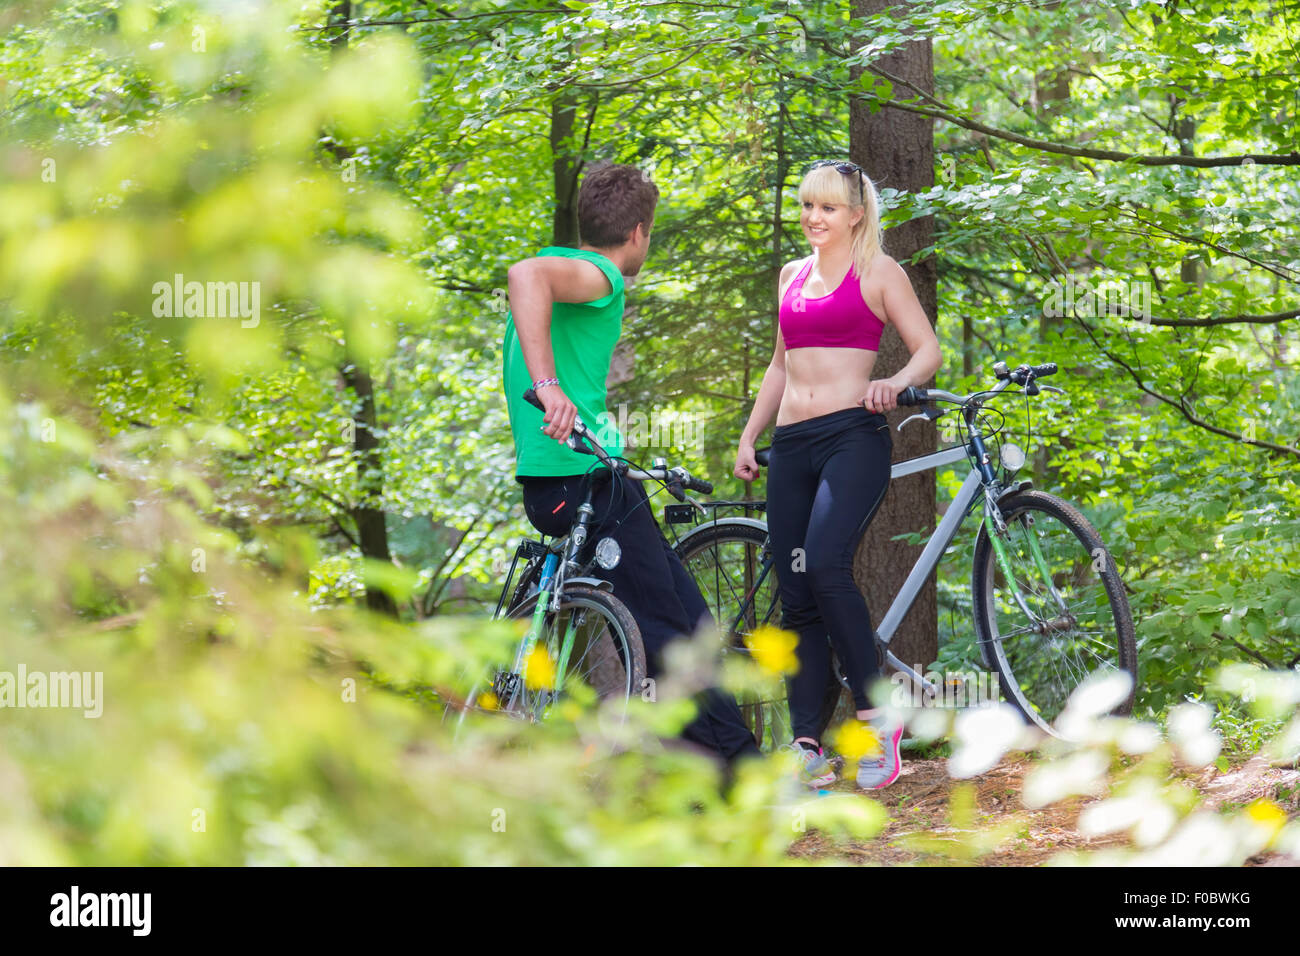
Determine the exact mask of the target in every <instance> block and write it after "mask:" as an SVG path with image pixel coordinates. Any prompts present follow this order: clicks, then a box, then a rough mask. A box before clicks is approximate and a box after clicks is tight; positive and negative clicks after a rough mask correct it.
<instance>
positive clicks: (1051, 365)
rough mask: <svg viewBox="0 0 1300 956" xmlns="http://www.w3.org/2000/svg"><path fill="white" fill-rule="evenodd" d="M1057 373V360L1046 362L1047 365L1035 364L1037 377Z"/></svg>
mask: <svg viewBox="0 0 1300 956" xmlns="http://www.w3.org/2000/svg"><path fill="white" fill-rule="evenodd" d="M1055 374H1056V363H1055V362H1048V363H1047V364H1045V365H1035V366H1034V377H1035V378H1043V377H1044V376H1047V375H1055Z"/></svg>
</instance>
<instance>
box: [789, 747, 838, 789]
mask: <svg viewBox="0 0 1300 956" xmlns="http://www.w3.org/2000/svg"><path fill="white" fill-rule="evenodd" d="M781 749H782V750H785V751H787V752H789V754H790V757H791V759H792V760H793V761H794V763H795V766H796V767H798V768H799V769H798V774H797V776H798V779H799V782H800V783H801V784H803V785H804V786H805V787H824V786H825V785H826V784H828V783H834V782H835V768H834V767H832V766H831V764H830V761H829V760H827V759H826V757H825V756H824V755H823V754H822V752H821V749H820V748H819V749H817V750H808V749H807V748H806V747H804V746H803V745H802V744H786V745H785V746H784V747H782V748H781Z"/></svg>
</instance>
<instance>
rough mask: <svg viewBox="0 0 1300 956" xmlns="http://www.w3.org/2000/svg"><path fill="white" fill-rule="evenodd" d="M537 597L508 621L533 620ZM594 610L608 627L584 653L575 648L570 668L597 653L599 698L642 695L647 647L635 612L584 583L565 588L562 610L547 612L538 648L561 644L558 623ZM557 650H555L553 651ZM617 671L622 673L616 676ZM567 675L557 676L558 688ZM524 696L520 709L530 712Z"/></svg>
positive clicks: (515, 610)
mask: <svg viewBox="0 0 1300 956" xmlns="http://www.w3.org/2000/svg"><path fill="white" fill-rule="evenodd" d="M538 597H540V595H539V594H531V595H528V596H527V597H525V598H524V599H523V600H522V601H521V602H519V603H518V604H516V605H515V607H514V608H512V609H511V611H510V612H509V613H507V614H506V618H507V619H509V620H527V619H528V618H530V617H532V615H533V610H534V608H536V606H537V599H538ZM593 611H594V612H595V613H597V614H598V615H600V616H601V617H603V618H604V620H605V628H604V629H602V630H600V631H599V632H597V633H594V634H593V636H592V638H591V646H590V647H589V648H587V649H586V650H584V651H583V652H582V653H579V651H580V649H579V648H577V647H575V649H574V651H575V654H574V656H573V657H571V658H570V661H569V663H570V665H573V666H577V665H579V664H581V663H582V661H583V660H584V659H586V657H587V654H588V653H594V654H595V655H596V656H595V658H594V661H595V663H594V664H593V672H594V671H599V673H598V674H596V675H595V682H594V684H593V689H594V690H595V691H596V694H597V696H598V697H600V698H602V699H605V698H608V697H613V696H620V695H621V696H623V697H630V696H631V695H632V694H636V693H640V692H641V691H642V689H643V688H644V687H645V680H646V659H645V645H644V644H643V643H642V640H641V629H640V628H639V627H638V626H637V623H636V620H635V619H634V618H633V617H632V612H631V611H629V610H628V609H627V605H625V604H624V603H623V602H622V601H620V600H618V598H616V597H615V596H614V595H612V594H609V593H608V592H606V591H603V590H600V589H599V588H594V587H590V586H588V585H585V584H570V585H566V586H565V588H564V596H563V598H562V600H561V601H560V606H559V609H558V610H554V611H547V613H546V618H545V620H546V627H545V630H544V631H543V633H542V635H540V636H539V638H538V641H537V645H538V646H539V647H542V646H550V645H552V644H555V645H558V643H559V641H558V638H557V637H556V623H557V622H563V621H566V620H572V616H573V615H574V614H576V613H579V612H587V613H590V612H593ZM606 637H608V638H609V646H608V647H602V646H601V641H602V640H603V639H604V638H606ZM554 650H555V648H553V649H552V651H554ZM611 654H612V656H611ZM552 659H554V653H552ZM615 661H617V663H615ZM616 671H618V672H619V673H615V672H616ZM568 676H569V675H568V674H565V675H560V674H557V675H556V684H557V686H561V687H562V686H564V683H565V681H566V679H567V678H568ZM588 683H592V682H590V681H589V682H588ZM523 693H524V695H525V696H524V698H523V704H522V705H521V707H520V708H519V710H520V711H527V710H529V709H531V708H530V705H529V703H528V701H529V698H528V697H527V693H528V692H527V691H524V692H523ZM534 700H535V698H534Z"/></svg>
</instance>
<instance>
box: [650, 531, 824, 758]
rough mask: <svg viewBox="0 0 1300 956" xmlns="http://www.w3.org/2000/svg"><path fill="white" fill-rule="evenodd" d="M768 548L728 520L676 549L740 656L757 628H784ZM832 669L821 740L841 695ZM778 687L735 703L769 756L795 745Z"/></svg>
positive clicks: (757, 534)
mask: <svg viewBox="0 0 1300 956" xmlns="http://www.w3.org/2000/svg"><path fill="white" fill-rule="evenodd" d="M766 548H767V532H766V530H764V529H763V528H759V527H755V526H754V525H750V524H740V523H729V522H727V521H725V520H724V521H722V522H720V523H718V524H715V525H713V526H711V527H707V528H705V529H703V530H700V531H695V532H692V533H690V534H688V535H687V536H686V537H684V538H682V540H681V541H680V542H678V544H677V548H676V550H677V556H678V557H679V558H680V559H681V562H682V565H683V566H684V567H685V568H686V571H687V573H688V574H690V575H691V577H692V578H693V579H694V580H695V583H696V585H697V586H698V587H699V589H700V593H701V595H703V597H704V601H705V603H706V604H707V605H708V607H709V613H710V614H712V615H713V620H714V621H715V622H716V623H717V625H718V627H719V628H720V629H721V631H722V633H723V635H724V640H725V641H726V646H727V649H728V650H730V651H733V652H736V653H742V654H746V655H748V654H749V653H750V651H749V647H748V645H747V644H746V643H745V639H746V638H747V637H748V636H749V635H750V634H752V633H753V632H754V631H755V630H756V629H757V628H759V627H760V626H762V625H764V624H768V625H771V626H773V627H779V626H780V623H781V597H780V592H779V590H778V584H777V578H776V573H775V570H774V569H773V568H772V566H771V564H770V562H768V561H765V558H766V557H767V554H766ZM831 668H832V669H831V672H830V673H829V674H828V675H827V689H826V698H825V700H824V701H823V704H822V713H821V729H820V731H819V736H820V734H821V733H824V732H825V730H826V727H827V726H828V725H829V724H830V721H831V716H832V715H833V714H834V713H835V705H836V704H837V703H838V702H839V699H840V691H841V689H842V688H841V682H840V680H839V676H838V674H836V672H835V670H834V662H833V661H832V665H831ZM778 686H779V687H780V691H779V692H778V693H770V694H759V693H749V694H740V695H738V697H737V703H738V704H739V705H740V712H741V715H742V716H743V717H744V719H745V724H746V726H747V727H748V728H749V731H750V733H752V734H753V735H754V741H755V742H756V743H757V744H758V746H759V748H760V749H761V750H763V751H765V752H770V751H772V750H774V749H776V748H777V747H780V746H781V745H783V744H787V743H789V742H790V740H791V729H790V708H789V704H788V701H787V698H786V694H785V684H784V682H781V684H780V685H778Z"/></svg>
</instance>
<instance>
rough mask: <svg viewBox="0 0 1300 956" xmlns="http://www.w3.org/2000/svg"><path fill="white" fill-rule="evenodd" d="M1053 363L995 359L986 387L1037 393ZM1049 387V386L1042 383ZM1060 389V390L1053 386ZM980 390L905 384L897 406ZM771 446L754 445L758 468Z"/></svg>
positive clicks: (959, 401)
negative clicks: (993, 381)
mask: <svg viewBox="0 0 1300 956" xmlns="http://www.w3.org/2000/svg"><path fill="white" fill-rule="evenodd" d="M1057 370H1058V369H1057V365H1056V363H1055V362H1045V363H1044V364H1042V365H1020V366H1017V367H1016V368H1014V369H1008V368H1007V363H1006V362H998V363H996V364H995V365H994V366H993V374H994V375H995V376H997V378H998V380H999V382H1001V383H1002V384H1000V385H998V386H997V387H996V388H993V389H989V390H988V391H991V392H1000V391H1002V390H1003V389H1005V388H1006V387H1007V386H1008V385H1023V386H1025V391H1026V392H1028V393H1029V394H1030V395H1037V394H1038V386H1037V385H1035V384H1034V381H1035V379H1040V378H1046V377H1047V376H1049V375H1055V374H1056V372H1057ZM1045 387H1047V388H1051V386H1045ZM1054 391H1060V389H1054ZM982 393H983V390H981V392H975V393H972V395H956V394H954V393H952V392H949V391H945V390H944V389H941V388H916V387H915V386H912V385H909V386H908V387H907V388H905V389H903V390H902V391H901V392H899V393H898V404H899V405H925V404H927V403H929V402H933V401H944V402H952V403H953V404H954V405H964V404H966V402H968V401H969V400H970V399H971V398H972V397H973V396H974V395H978V394H982ZM771 451H772V449H771V446H768V447H767V448H756V449H755V450H754V460H755V461H756V462H757V463H758V464H759V465H760V466H762V467H764V468H766V467H767V463H768V459H769V456H770V454H771Z"/></svg>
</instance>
